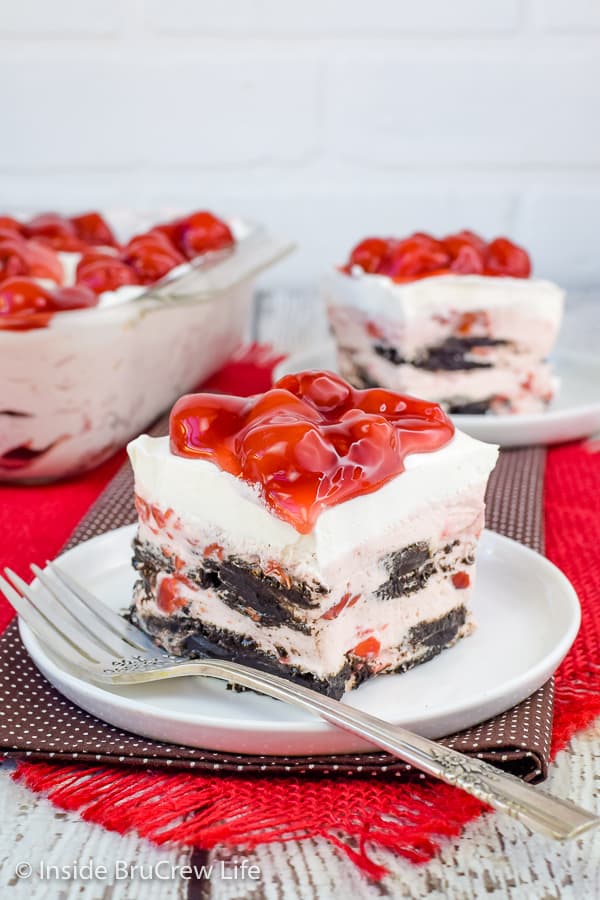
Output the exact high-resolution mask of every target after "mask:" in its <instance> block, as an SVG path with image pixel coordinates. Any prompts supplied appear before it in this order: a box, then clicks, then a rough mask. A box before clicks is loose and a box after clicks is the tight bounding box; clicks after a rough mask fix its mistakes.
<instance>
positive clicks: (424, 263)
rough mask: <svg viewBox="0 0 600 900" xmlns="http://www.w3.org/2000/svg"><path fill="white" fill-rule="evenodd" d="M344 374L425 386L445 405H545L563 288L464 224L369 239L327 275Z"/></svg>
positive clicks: (496, 409) (502, 243) (501, 242)
mask: <svg viewBox="0 0 600 900" xmlns="http://www.w3.org/2000/svg"><path fill="white" fill-rule="evenodd" d="M324 293H325V300H326V304H327V308H328V314H329V321H330V324H331V328H332V331H333V334H334V337H335V340H336V344H337V349H338V358H339V365H340V370H341V372H342V374H343V375H344V376H345V377H346V378H348V380H349V381H350V382H352V384H354V385H355V386H357V387H370V386H374V385H381V386H383V387H386V388H390V389H391V390H397V391H402V392H406V393H410V394H415V395H417V396H421V397H426V398H427V399H429V400H434V401H435V402H437V403H440V404H441V405H442V406H443V407H444V408H445V409H446V410H447V411H448V412H450V413H488V412H491V413H526V412H537V411H539V410H541V409H543V408H544V407H545V406H546V404H547V403H548V402H549V401H550V400H551V399H552V397H553V395H554V393H555V390H556V387H557V383H556V379H555V378H554V376H553V374H552V370H551V367H550V365H549V363H548V362H547V361H546V357H547V356H548V354H549V353H550V351H551V350H552V347H553V346H554V343H555V341H556V337H557V335H558V331H559V328H560V323H561V319H562V311H563V300H564V295H563V292H562V290H561V289H560V288H559V287H557V286H556V285H555V284H552V283H550V282H548V281H542V280H540V279H537V278H532V277H531V264H530V260H529V256H528V254H527V253H526V251H525V250H524V249H523V248H521V247H517V246H516V245H515V244H513V243H511V242H510V241H508V240H507V239H506V238H496V239H495V240H493V241H491V242H490V243H486V242H485V241H484V240H483V239H482V238H480V237H479V236H478V235H476V234H474V233H473V232H470V231H462V232H460V233H458V234H455V235H450V236H449V237H446V238H443V239H442V240H437V239H435V238H432V237H431V236H429V235H426V234H420V233H418V234H414V235H411V236H410V237H408V238H406V239H404V240H396V239H383V238H368V239H366V240H364V241H362V242H361V243H360V244H358V245H357V246H356V247H355V248H354V250H353V251H352V253H351V254H350V258H349V260H348V262H347V263H346V264H345V265H344V266H343V267H342V268H341V269H339V270H336V271H334V272H332V273H331V274H330V275H329V276H328V277H327V279H326V280H325V282H324Z"/></svg>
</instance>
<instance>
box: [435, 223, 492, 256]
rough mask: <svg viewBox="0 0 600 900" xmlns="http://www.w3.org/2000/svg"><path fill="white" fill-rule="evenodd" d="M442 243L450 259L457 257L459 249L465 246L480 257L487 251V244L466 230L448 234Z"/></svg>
mask: <svg viewBox="0 0 600 900" xmlns="http://www.w3.org/2000/svg"><path fill="white" fill-rule="evenodd" d="M443 243H444V246H445V248H446V250H447V251H448V253H449V254H450V255H451V257H452V259H454V258H455V257H456V256H458V253H459V251H460V249H461V247H464V245H465V244H468V245H469V246H470V247H473V249H474V250H477V252H478V253H479V254H480V255H483V254H484V253H485V251H486V249H487V243H486V242H485V241H484V240H483V238H482V237H479V235H478V234H476V233H475V232H474V231H469V230H468V229H466V228H465V229H463V230H462V231H457V232H456V234H449V235H448V237H445V238H444V241H443Z"/></svg>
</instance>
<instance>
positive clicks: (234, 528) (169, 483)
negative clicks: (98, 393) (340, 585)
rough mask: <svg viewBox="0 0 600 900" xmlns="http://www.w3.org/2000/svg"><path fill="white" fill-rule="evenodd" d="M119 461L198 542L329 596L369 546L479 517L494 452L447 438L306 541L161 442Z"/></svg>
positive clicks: (334, 510) (250, 493)
mask: <svg viewBox="0 0 600 900" xmlns="http://www.w3.org/2000/svg"><path fill="white" fill-rule="evenodd" d="M128 452H129V456H130V459H131V463H132V466H133V470H134V474H135V484H136V493H138V494H139V495H140V496H141V497H142V498H143V499H144V501H146V502H147V503H149V504H155V505H157V506H158V507H159V508H161V509H163V510H166V509H172V510H174V511H175V512H176V515H177V516H178V517H179V518H180V519H181V520H182V521H184V522H185V523H186V527H187V528H190V529H192V531H195V530H197V531H198V532H199V534H201V540H202V541H206V543H207V544H210V543H213V542H215V543H218V544H220V545H221V546H223V547H224V550H225V553H226V554H234V555H241V556H243V557H253V558H255V559H256V560H257V561H258V562H259V564H260V565H261V566H262V567H268V565H269V562H270V561H272V560H273V559H275V560H277V561H278V562H280V563H282V564H283V565H284V567H285V569H286V571H288V572H290V573H293V574H294V575H297V576H298V577H299V578H303V579H307V580H311V579H316V580H318V581H320V582H321V583H324V584H325V585H326V586H327V587H329V588H331V587H333V584H334V583H336V586H337V582H338V581H339V579H340V577H341V575H340V573H341V572H342V570H343V568H344V562H345V561H352V571H353V572H354V571H355V570H356V571H358V572H360V564H359V565H358V567H357V560H359V556H360V553H361V552H362V551H363V550H365V552H366V549H365V548H369V547H370V546H372V545H373V542H376V545H377V549H378V552H379V555H380V556H383V555H384V554H385V553H386V552H392V551H394V550H397V549H398V548H400V547H402V546H405V545H407V544H411V543H414V542H415V541H419V540H430V539H431V538H432V536H435V540H436V541H437V540H440V539H443V537H442V536H443V534H444V532H445V531H447V530H448V528H449V527H450V526H449V518H452V519H453V521H454V522H455V523H456V522H458V521H459V520H460V521H461V522H462V525H461V527H466V526H467V525H468V524H469V523H470V522H472V520H473V518H474V517H475V516H476V515H477V513H478V512H479V510H478V509H477V508H476V507H477V504H479V505H481V503H482V499H483V491H484V489H485V483H486V482H487V478H488V475H489V473H490V471H491V470H492V468H493V467H494V465H495V462H496V457H497V448H496V447H494V446H492V445H489V444H484V443H482V442H480V441H477V440H475V439H473V438H471V437H469V436H468V435H466V434H463V433H461V432H456V434H455V436H454V438H453V439H452V441H451V442H450V443H449V444H447V445H446V446H445V447H443V448H442V449H441V450H437V451H435V452H433V453H422V454H411V455H409V456H408V457H407V458H406V461H405V465H406V469H405V471H404V472H403V473H401V474H400V475H398V476H397V477H396V478H393V479H392V480H391V481H389V482H387V483H386V484H385V485H383V486H382V487H381V488H380V489H379V490H377V491H374V492H372V493H370V494H363V495H361V496H358V497H354V498H352V499H351V500H348V501H346V502H344V503H340V504H338V505H337V506H334V507H330V508H327V509H325V510H323V511H322V512H321V514H320V515H319V517H318V519H317V521H316V524H315V526H314V528H313V530H312V532H311V533H309V534H306V535H302V534H300V533H299V532H297V531H296V530H295V529H294V528H293V527H292V526H291V525H290V524H288V523H287V522H284V521H283V520H281V519H278V518H277V517H276V516H274V515H273V514H272V513H271V511H270V510H269V509H268V508H267V507H266V505H265V504H264V502H263V500H262V498H261V496H260V494H259V491H258V489H257V488H255V487H254V486H253V485H250V484H247V483H246V482H244V481H242V480H241V479H239V478H236V477H234V476H233V475H230V474H229V473H228V472H224V471H222V470H221V469H219V468H218V467H217V466H216V465H215V464H213V463H211V462H208V461H205V460H198V459H185V458H182V457H178V456H174V455H173V454H171V452H170V450H169V439H168V438H167V437H165V438H151V437H148V436H146V435H142V436H141V437H139V438H137V439H136V440H134V441H132V442H131V443H130V444H129V446H128ZM475 489H476V490H477V496H478V498H479V499H478V501H477V503H475V502H474V503H473V504H471V503H470V504H469V508H468V509H465V508H464V507H462V506H461V505H460V504H459V506H458V508H456V507H455V502H454V501H456V498H457V497H460V496H465V495H468V494H469V492H470V491H472V490H475ZM449 511H452V512H451V513H449ZM357 554H358V555H359V556H357Z"/></svg>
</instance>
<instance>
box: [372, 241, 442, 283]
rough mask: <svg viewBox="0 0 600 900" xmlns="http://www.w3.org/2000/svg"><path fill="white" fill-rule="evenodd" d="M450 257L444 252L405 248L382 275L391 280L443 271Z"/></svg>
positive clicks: (413, 246) (421, 248)
mask: <svg viewBox="0 0 600 900" xmlns="http://www.w3.org/2000/svg"><path fill="white" fill-rule="evenodd" d="M449 263H450V257H449V255H448V253H447V252H446V251H445V250H444V249H441V250H437V249H433V248H431V249H430V248H427V247H419V246H415V245H412V246H405V247H404V248H402V249H399V250H398V252H397V253H396V254H395V255H394V259H393V260H392V261H391V263H390V265H389V268H388V270H387V271H386V272H385V273H384V274H386V275H389V276H390V277H391V278H396V277H399V278H406V277H411V276H412V277H417V276H419V275H425V274H428V273H430V272H435V271H437V270H438V269H445V268H446V267H447V266H448V265H449Z"/></svg>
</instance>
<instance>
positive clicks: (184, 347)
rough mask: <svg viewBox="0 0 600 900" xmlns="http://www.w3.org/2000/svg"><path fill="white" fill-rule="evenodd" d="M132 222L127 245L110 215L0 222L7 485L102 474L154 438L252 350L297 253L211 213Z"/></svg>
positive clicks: (254, 228)
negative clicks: (273, 285)
mask: <svg viewBox="0 0 600 900" xmlns="http://www.w3.org/2000/svg"><path fill="white" fill-rule="evenodd" d="M124 218H125V216H123V215H120V216H119V214H116V215H115V219H118V220H120V221H121V222H123V220H124ZM128 218H129V220H130V225H131V227H130V229H129V231H130V233H132V234H137V236H136V237H133V238H132V239H131V240H128V241H127V242H126V243H121V244H118V243H117V242H116V240H115V238H114V235H113V232H112V230H111V228H110V226H109V225H107V224H106V222H105V221H104V219H102V218H101V217H100V216H98V215H97V214H89V215H86V216H76V217H74V218H73V219H66V218H65V217H59V216H56V215H52V216H48V215H46V216H43V217H37V218H36V219H34V220H32V221H30V222H28V223H25V222H19V221H17V220H15V219H9V218H7V217H4V218H3V219H0V398H1V400H0V481H18V482H40V481H49V480H53V479H56V478H61V477H64V476H65V475H72V474H74V473H76V472H81V471H84V470H86V469H90V468H93V467H94V466H96V465H98V464H99V463H100V462H101V461H102V460H103V459H105V458H106V457H108V456H109V455H110V454H111V453H113V452H114V451H115V450H117V449H118V448H119V447H121V446H123V445H124V444H125V443H126V442H127V441H128V440H130V439H131V438H132V437H134V436H135V435H137V434H139V433H140V432H141V431H142V430H143V429H144V428H147V427H148V425H149V424H150V423H152V422H153V421H154V420H155V419H156V418H157V416H158V415H159V414H160V413H162V412H164V411H165V410H167V409H169V408H170V407H171V406H172V404H173V402H174V401H175V400H176V399H177V397H180V396H181V395H182V394H184V393H186V392H188V391H190V390H193V389H194V388H196V387H197V386H198V385H199V384H201V383H202V381H204V380H205V379H206V378H207V377H209V376H210V375H212V373H213V372H215V371H216V370H217V369H219V368H220V367H221V366H222V365H223V363H224V362H226V360H227V359H228V358H229V357H230V356H231V354H232V353H234V352H235V351H236V350H237V349H238V348H239V347H240V345H241V344H242V343H243V341H244V339H245V337H246V335H247V331H248V325H249V321H250V315H251V310H252V295H253V289H254V280H255V278H256V275H257V273H258V272H260V271H261V270H263V269H265V268H266V267H267V266H269V265H272V264H273V263H274V262H276V261H277V260H278V259H279V258H281V256H282V255H285V253H287V252H289V250H290V249H291V245H290V244H289V243H287V242H285V241H282V240H279V239H278V238H276V237H273V236H272V235H270V234H269V233H268V231H267V230H266V229H265V228H263V227H262V226H259V225H250V224H249V223H246V222H244V221H243V220H241V219H233V220H231V221H230V222H229V223H226V222H224V221H223V220H221V219H218V218H217V217H216V216H214V215H212V214H211V213H207V212H197V213H192V214H191V215H188V216H183V217H180V218H178V219H175V220H172V221H168V222H166V223H165V222H164V221H163V223H162V224H158V225H155V226H154V227H153V228H150V229H149V230H146V231H145V232H143V233H141V232H142V228H140V223H141V221H142V220H141V219H140V217H139V216H138V217H135V216H133V215H131V216H129V217H128ZM157 218H158V217H157ZM165 218H166V217H165ZM161 221H162V220H161ZM136 226H137V228H138V229H139V230H138V231H137V232H136V231H134V229H135V227H136ZM205 264H206V265H205Z"/></svg>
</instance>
